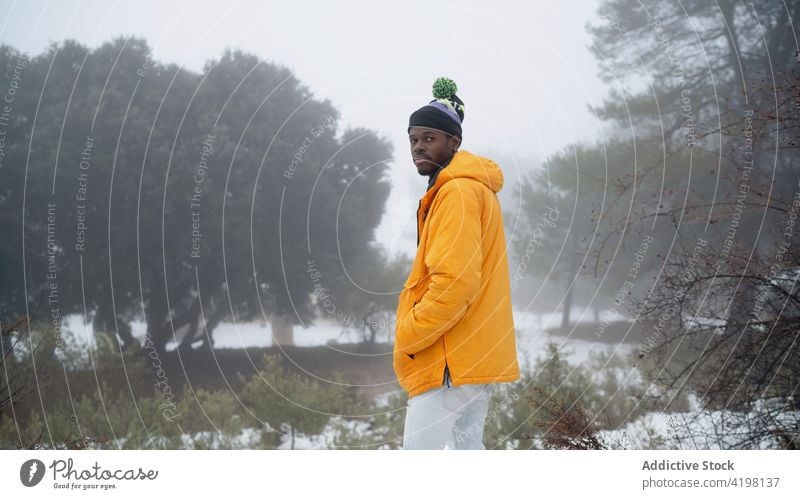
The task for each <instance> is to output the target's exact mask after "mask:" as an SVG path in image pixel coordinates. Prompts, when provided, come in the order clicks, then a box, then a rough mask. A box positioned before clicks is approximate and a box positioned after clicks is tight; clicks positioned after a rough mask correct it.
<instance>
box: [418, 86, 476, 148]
mask: <svg viewBox="0 0 800 499" xmlns="http://www.w3.org/2000/svg"><path fill="white" fill-rule="evenodd" d="M456 91H458V87H457V86H456V83H455V82H454V81H453V80H451V79H449V78H445V77H440V78H437V79H436V81H435V82H433V97H434V99H433V100H432V101H430V102H429V103H428V104H426V105H424V106H422V107H421V108H419V109H417V110H416V111H414V112H413V113H411V117H409V119H408V131H409V132H410V131H411V127H412V126H423V127H427V128H433V129H435V130H440V131H442V132H444V133H447V134H449V135H455V136H456V137H458V138H459V139H460V138H461V123H462V122H463V121H464V102H463V101H462V100H461V99H459V98H458V96H457V95H456Z"/></svg>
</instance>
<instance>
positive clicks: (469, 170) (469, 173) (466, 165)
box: [423, 151, 503, 199]
mask: <svg viewBox="0 0 800 499" xmlns="http://www.w3.org/2000/svg"><path fill="white" fill-rule="evenodd" d="M455 178H471V179H474V180H477V181H479V182H482V183H483V184H484V185H485V186H486V187H488V188H489V189H491V190H492V192H495V193H497V192H500V189H502V188H503V171H502V170H501V169H500V167H499V166H498V165H497V163H495V162H494V161H492V160H491V159H489V158H485V157H483V156H478V155H477V154H473V153H471V152H469V151H458V152H456V153H455V154H454V155H453V159H451V160H450V163H448V165H447V166H446V167H444V168H443V169H442V170H440V171H439V173H438V175H437V177H436V182H434V184H433V186H432V187H431V188H430V189H428V191H427V192H426V193H425V196H423V199H424V198H426V197H427V198H429V199H430V198H433V196H434V195H435V194H436V191H438V190H439V189H440V188H441V187H442V186H443V185H444V184H445V183H446V182H448V181H450V180H453V179H455Z"/></svg>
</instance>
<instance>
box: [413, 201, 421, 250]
mask: <svg viewBox="0 0 800 499" xmlns="http://www.w3.org/2000/svg"><path fill="white" fill-rule="evenodd" d="M421 208H422V200H421V199H420V200H419V205H418V206H417V219H416V220H415V222H416V224H417V246H419V210H420V209H421Z"/></svg>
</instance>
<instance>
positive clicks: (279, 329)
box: [271, 314, 294, 346]
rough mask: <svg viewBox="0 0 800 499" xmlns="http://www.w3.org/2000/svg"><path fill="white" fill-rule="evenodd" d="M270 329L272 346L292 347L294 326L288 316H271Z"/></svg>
mask: <svg viewBox="0 0 800 499" xmlns="http://www.w3.org/2000/svg"><path fill="white" fill-rule="evenodd" d="M271 329H272V344H273V345H288V346H292V345H294V325H293V324H292V321H291V320H289V317H288V316H286V315H282V314H273V316H272V319H271Z"/></svg>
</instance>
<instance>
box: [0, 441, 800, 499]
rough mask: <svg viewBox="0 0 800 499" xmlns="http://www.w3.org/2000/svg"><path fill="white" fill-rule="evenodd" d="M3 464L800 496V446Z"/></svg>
mask: <svg viewBox="0 0 800 499" xmlns="http://www.w3.org/2000/svg"><path fill="white" fill-rule="evenodd" d="M0 464H1V466H0V484H2V486H3V496H4V497H55V496H60V497H68V496H77V495H81V496H83V495H87V494H89V495H98V496H102V497H137V498H139V499H141V497H142V494H143V493H144V494H148V493H149V494H158V495H157V496H156V497H167V496H166V495H168V494H185V493H187V492H188V493H194V492H196V493H198V494H201V493H202V497H209V496H208V494H220V493H224V494H231V493H234V494H236V493H241V494H246V496H245V497H250V496H252V495H255V494H258V495H259V496H260V497H268V496H270V495H272V494H281V495H284V494H300V496H299V497H306V495H307V494H324V495H325V496H329V495H335V496H337V497H338V496H340V495H341V496H343V497H345V496H346V497H348V498H353V497H370V498H373V497H376V494H378V495H379V496H380V497H383V496H387V495H388V496H389V497H407V498H428V497H443V498H447V497H459V496H463V497H496V496H497V494H515V496H514V497H516V494H524V496H525V497H557V496H556V494H557V495H558V497H565V494H592V497H608V496H611V495H612V494H613V496H614V497H621V498H625V497H640V496H651V497H675V494H681V497H693V496H694V497H704V498H707V497H753V496H754V494H758V497H762V496H764V497H797V494H798V492H800V489H799V488H798V483H797V479H796V475H797V473H798V469H800V454H799V453H797V452H791V451H583V452H581V451H449V450H444V451H355V450H353V451H324V450H323V451H249V450H232V451H223V450H221V451H189V450H176V451H1V452H0ZM34 483H35V484H34ZM597 494H600V495H597ZM211 497H214V496H211ZM227 497H230V496H227Z"/></svg>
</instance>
